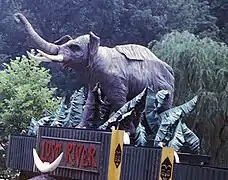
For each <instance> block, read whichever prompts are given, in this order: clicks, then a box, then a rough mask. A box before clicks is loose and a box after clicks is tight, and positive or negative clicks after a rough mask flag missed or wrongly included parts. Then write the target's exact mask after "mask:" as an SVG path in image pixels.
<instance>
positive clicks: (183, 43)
mask: <svg viewBox="0 0 228 180" xmlns="http://www.w3.org/2000/svg"><path fill="white" fill-rule="evenodd" d="M152 50H153V52H154V53H155V54H156V55H157V56H158V57H159V58H161V59H162V60H164V61H166V62H167V63H168V64H170V65H171V66H172V67H173V69H174V72H175V80H176V81H175V82H176V84H175V88H176V90H175V101H174V102H175V103H177V104H179V103H181V102H183V101H185V99H187V98H189V96H192V95H193V94H195V93H196V92H198V91H200V90H204V89H206V90H208V91H216V92H221V91H222V90H224V88H225V87H226V84H227V77H226V76H225V75H224V73H225V72H227V70H228V48H227V46H226V45H225V44H224V43H219V42H216V41H213V40H211V39H210V38H203V39H200V38H199V37H197V36H195V35H194V34H191V33H189V32H187V31H184V32H182V33H179V32H173V33H170V34H167V35H165V36H164V38H163V39H162V40H161V41H160V42H157V43H156V44H155V45H154V47H153V48H152Z"/></svg>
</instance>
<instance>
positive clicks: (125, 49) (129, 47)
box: [115, 44, 159, 61]
mask: <svg viewBox="0 0 228 180" xmlns="http://www.w3.org/2000/svg"><path fill="white" fill-rule="evenodd" d="M115 48H116V50H117V51H118V52H119V53H121V54H123V55H124V56H125V57H126V58H127V59H129V60H139V61H143V60H159V59H158V57H157V56H155V55H154V54H153V53H152V52H151V51H150V50H149V49H148V48H146V47H144V46H141V45H136V44H126V45H118V46H116V47H115Z"/></svg>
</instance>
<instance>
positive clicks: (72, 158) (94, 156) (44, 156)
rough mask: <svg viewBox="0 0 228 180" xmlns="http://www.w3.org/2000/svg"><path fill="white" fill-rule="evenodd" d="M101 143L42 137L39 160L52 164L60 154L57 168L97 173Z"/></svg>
mask: <svg viewBox="0 0 228 180" xmlns="http://www.w3.org/2000/svg"><path fill="white" fill-rule="evenodd" d="M100 149H101V143H100V142H94V141H82V140H74V139H64V138H54V137H46V136H42V137H41V140H40V159H41V160H42V161H44V162H50V163H51V162H53V161H54V160H55V159H56V158H57V157H58V156H59V154H60V153H61V152H63V153H64V154H63V158H62V161H61V162H60V165H59V167H61V168H69V169H77V170H82V171H89V172H95V173H98V167H99V156H100Z"/></svg>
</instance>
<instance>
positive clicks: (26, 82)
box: [0, 56, 58, 133]
mask: <svg viewBox="0 0 228 180" xmlns="http://www.w3.org/2000/svg"><path fill="white" fill-rule="evenodd" d="M4 67H5V69H4V70H3V71H1V72H0V95H1V98H0V111H1V114H0V118H1V120H2V121H3V122H4V123H5V125H6V132H10V133H13V132H20V131H21V130H23V129H26V128H27V126H28V125H29V121H30V120H31V118H32V117H34V118H39V117H40V116H42V114H43V113H44V110H45V109H48V110H50V111H52V110H53V109H54V108H55V106H56V105H57V103H58V100H57V99H56V98H53V94H54V91H55V89H54V88H48V87H47V86H48V83H49V82H50V78H51V76H50V75H49V73H48V70H46V69H45V68H42V67H40V66H39V62H37V61H35V60H28V59H27V58H26V57H25V56H22V58H19V57H17V58H16V59H15V60H11V62H10V64H4Z"/></svg>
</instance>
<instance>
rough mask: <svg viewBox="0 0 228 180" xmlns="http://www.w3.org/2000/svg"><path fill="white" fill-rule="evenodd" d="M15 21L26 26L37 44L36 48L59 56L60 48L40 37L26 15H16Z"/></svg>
mask: <svg viewBox="0 0 228 180" xmlns="http://www.w3.org/2000/svg"><path fill="white" fill-rule="evenodd" d="M15 20H16V22H17V23H22V24H23V25H24V27H25V29H26V31H27V32H28V34H29V36H30V37H31V39H32V40H33V41H34V43H35V44H36V46H37V47H36V48H38V49H41V50H43V51H44V52H46V53H48V54H58V51H59V46H58V45H55V44H52V43H49V42H47V41H45V40H44V39H43V38H42V37H40V36H39V35H38V34H37V32H36V31H35V30H34V29H33V27H32V25H31V24H30V23H29V21H28V20H27V19H26V17H25V16H24V15H22V14H20V13H17V14H15Z"/></svg>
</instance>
